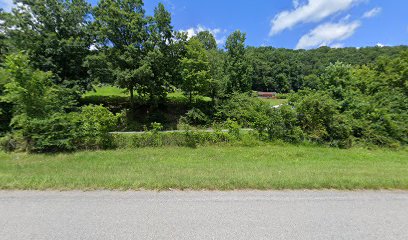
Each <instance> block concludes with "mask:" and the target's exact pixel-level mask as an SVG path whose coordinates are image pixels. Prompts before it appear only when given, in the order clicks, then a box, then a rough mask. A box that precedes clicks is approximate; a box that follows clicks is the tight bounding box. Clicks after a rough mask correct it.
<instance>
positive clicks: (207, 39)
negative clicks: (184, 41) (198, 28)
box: [193, 30, 217, 50]
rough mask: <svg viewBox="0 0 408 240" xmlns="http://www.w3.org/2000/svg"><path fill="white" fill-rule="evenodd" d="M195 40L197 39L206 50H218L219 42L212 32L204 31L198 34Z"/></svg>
mask: <svg viewBox="0 0 408 240" xmlns="http://www.w3.org/2000/svg"><path fill="white" fill-rule="evenodd" d="M193 38H197V39H198V40H199V41H200V42H201V43H202V44H203V45H204V47H205V49H206V50H215V49H217V41H216V40H215V37H214V35H213V34H212V33H211V32H210V31H208V30H207V31H202V32H199V33H197V35H196V36H194V37H193Z"/></svg>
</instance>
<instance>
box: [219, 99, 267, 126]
mask: <svg viewBox="0 0 408 240" xmlns="http://www.w3.org/2000/svg"><path fill="white" fill-rule="evenodd" d="M270 110H271V109H270V106H269V104H267V103H265V102H263V101H261V100H260V99H257V98H254V97H252V96H250V95H248V94H246V93H241V94H234V95H232V96H231V98H230V99H228V100H226V101H225V102H222V104H220V105H219V106H218V107H217V112H216V113H215V116H216V118H217V119H218V120H219V121H225V120H227V119H231V120H235V121H236V122H237V123H238V124H240V125H241V126H244V127H254V125H256V124H257V123H259V122H261V121H263V120H265V119H266V118H267V116H268V113H269V111H270Z"/></svg>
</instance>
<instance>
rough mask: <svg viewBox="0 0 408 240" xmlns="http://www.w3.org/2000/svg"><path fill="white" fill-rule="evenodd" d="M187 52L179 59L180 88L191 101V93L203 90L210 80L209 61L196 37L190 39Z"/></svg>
mask: <svg viewBox="0 0 408 240" xmlns="http://www.w3.org/2000/svg"><path fill="white" fill-rule="evenodd" d="M186 48H187V54H186V56H185V57H184V58H182V59H181V60H180V62H181V67H182V72H181V75H182V77H183V84H182V85H181V88H182V90H183V91H184V92H186V93H187V94H188V96H189V99H190V103H192V99H193V95H194V94H197V93H200V92H205V89H206V88H208V84H209V81H210V71H209V62H208V57H207V55H206V51H205V48H204V45H203V44H202V43H201V42H200V41H199V40H197V39H194V38H193V39H190V41H189V42H188V44H187V46H186Z"/></svg>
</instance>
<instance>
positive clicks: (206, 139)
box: [112, 127, 255, 148]
mask: <svg viewBox="0 0 408 240" xmlns="http://www.w3.org/2000/svg"><path fill="white" fill-rule="evenodd" d="M112 138H113V143H114V146H115V147H116V148H144V147H164V146H172V147H177V146H178V147H191V148H196V147H198V146H205V145H214V144H225V143H234V142H236V143H238V142H237V139H235V137H233V136H231V135H230V134H229V133H228V132H220V131H215V132H203V131H197V130H194V129H192V128H191V127H186V128H185V129H184V130H183V131H181V132H156V131H153V130H150V131H146V132H144V133H142V134H113V135H112ZM254 142H255V140H254Z"/></svg>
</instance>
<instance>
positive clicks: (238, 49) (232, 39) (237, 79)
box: [225, 31, 252, 93]
mask: <svg viewBox="0 0 408 240" xmlns="http://www.w3.org/2000/svg"><path fill="white" fill-rule="evenodd" d="M245 40H246V34H245V33H242V32H240V31H235V32H233V33H232V34H231V35H230V36H229V37H228V39H227V43H226V45H225V47H226V48H227V68H226V70H227V74H228V84H229V85H228V88H227V92H228V93H232V92H249V91H250V90H251V88H252V83H251V79H250V75H251V74H250V66H249V64H248V62H247V59H246V55H245Z"/></svg>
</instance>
